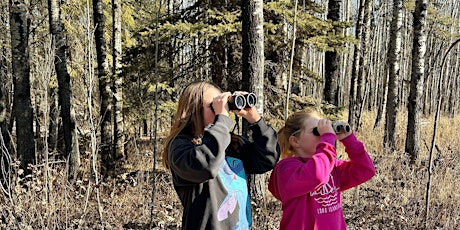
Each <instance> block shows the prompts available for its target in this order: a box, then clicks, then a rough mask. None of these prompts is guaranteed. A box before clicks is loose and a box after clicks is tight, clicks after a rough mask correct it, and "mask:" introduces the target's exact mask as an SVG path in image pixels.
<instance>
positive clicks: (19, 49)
mask: <svg viewBox="0 0 460 230" xmlns="http://www.w3.org/2000/svg"><path fill="white" fill-rule="evenodd" d="M10 24H11V25H10V32H11V49H12V51H13V52H12V53H13V56H12V60H11V61H12V68H13V76H14V78H13V85H14V100H13V116H14V117H15V120H16V151H17V153H18V158H19V160H20V162H21V168H22V169H24V171H25V174H26V175H27V174H30V173H31V170H29V169H28V168H27V165H28V164H34V163H35V140H34V130H33V112H32V103H31V98H30V64H29V21H28V8H27V5H26V4H25V2H24V1H12V0H10Z"/></svg>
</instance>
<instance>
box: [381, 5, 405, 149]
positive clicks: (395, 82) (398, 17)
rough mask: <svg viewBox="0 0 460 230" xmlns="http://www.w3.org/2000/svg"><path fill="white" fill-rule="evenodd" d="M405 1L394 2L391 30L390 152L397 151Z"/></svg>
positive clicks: (387, 131) (387, 132)
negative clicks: (396, 138)
mask: <svg viewBox="0 0 460 230" xmlns="http://www.w3.org/2000/svg"><path fill="white" fill-rule="evenodd" d="M402 13H403V1H402V0H394V3H393V17H392V21H391V29H390V45H389V47H390V54H389V59H388V62H389V78H388V95H387V107H386V115H385V133H384V142H383V144H384V146H385V147H387V148H389V149H390V150H394V149H395V137H396V130H395V127H396V115H397V113H398V106H399V103H398V89H399V85H400V82H399V75H400V60H401V39H402V38H401V28H402Z"/></svg>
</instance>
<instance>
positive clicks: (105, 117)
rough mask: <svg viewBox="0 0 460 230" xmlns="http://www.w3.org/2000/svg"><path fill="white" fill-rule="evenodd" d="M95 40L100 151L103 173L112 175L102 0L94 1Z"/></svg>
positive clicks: (111, 135)
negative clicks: (98, 94)
mask: <svg viewBox="0 0 460 230" xmlns="http://www.w3.org/2000/svg"><path fill="white" fill-rule="evenodd" d="M93 15H94V27H95V31H94V39H95V40H96V54H97V75H98V79H99V93H100V99H101V101H100V116H101V123H100V125H101V145H100V151H101V156H102V163H103V164H104V167H103V173H104V174H111V173H113V170H114V163H115V158H114V156H113V134H112V110H113V108H112V90H111V86H112V84H111V80H110V77H109V76H108V73H109V67H108V60H107V44H106V39H105V16H104V8H103V2H102V0H93Z"/></svg>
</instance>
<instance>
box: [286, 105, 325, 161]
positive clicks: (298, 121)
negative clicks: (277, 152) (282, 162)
mask: <svg viewBox="0 0 460 230" xmlns="http://www.w3.org/2000/svg"><path fill="white" fill-rule="evenodd" d="M319 117H322V116H321V113H320V112H319V111H317V110H315V109H313V108H307V109H305V110H302V111H297V112H295V113H293V114H291V115H290V116H289V117H288V119H287V120H286V122H285V124H284V126H283V127H282V128H281V129H280V130H278V143H279V144H280V149H281V158H283V159H284V158H287V157H293V156H295V155H296V152H295V150H294V148H293V147H292V146H291V144H290V143H289V138H290V137H291V136H292V135H294V134H295V133H297V132H299V131H300V130H303V129H304V128H305V124H306V122H305V121H306V120H307V119H309V118H319Z"/></svg>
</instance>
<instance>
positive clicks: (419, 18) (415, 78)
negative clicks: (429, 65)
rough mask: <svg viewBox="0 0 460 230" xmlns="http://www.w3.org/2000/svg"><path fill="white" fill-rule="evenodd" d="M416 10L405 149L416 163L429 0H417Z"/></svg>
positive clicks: (418, 148) (418, 150)
mask: <svg viewBox="0 0 460 230" xmlns="http://www.w3.org/2000/svg"><path fill="white" fill-rule="evenodd" d="M415 6H416V7H415V12H414V23H413V27H414V40H413V43H412V74H411V80H410V93H409V101H408V104H407V105H408V120H407V134H406V147H405V151H406V152H407V153H409V155H410V156H411V162H412V163H415V160H416V159H417V158H418V155H419V152H420V138H421V137H420V129H421V127H420V126H421V125H420V122H421V121H420V119H421V116H422V106H421V98H422V95H423V80H424V76H425V53H426V40H427V37H426V16H427V8H428V0H417V1H416V2H415Z"/></svg>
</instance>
